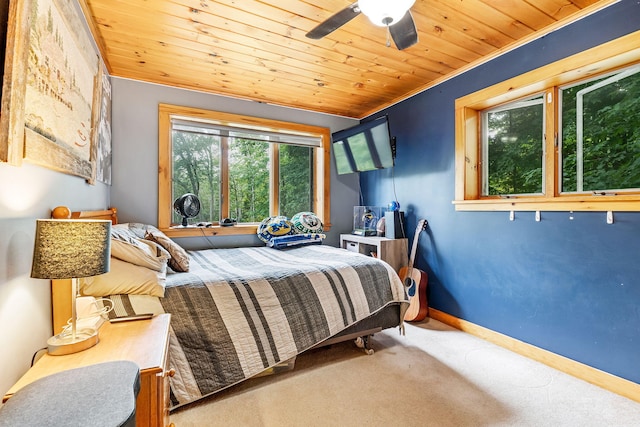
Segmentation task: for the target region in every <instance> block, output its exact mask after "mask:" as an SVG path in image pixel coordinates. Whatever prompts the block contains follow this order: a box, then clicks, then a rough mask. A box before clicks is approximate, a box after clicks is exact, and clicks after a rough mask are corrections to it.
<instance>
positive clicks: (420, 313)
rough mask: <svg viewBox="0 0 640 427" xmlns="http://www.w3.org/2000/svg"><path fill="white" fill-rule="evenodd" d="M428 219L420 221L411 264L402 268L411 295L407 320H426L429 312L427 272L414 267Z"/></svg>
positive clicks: (401, 273) (408, 293)
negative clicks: (421, 235) (419, 242)
mask: <svg viewBox="0 0 640 427" xmlns="http://www.w3.org/2000/svg"><path fill="white" fill-rule="evenodd" d="M427 224H428V223H427V220H426V219H421V220H420V221H418V226H417V227H416V232H415V235H414V236H413V245H412V247H411V256H410V257H409V265H408V266H405V267H402V268H401V269H400V273H399V276H400V278H401V279H402V282H403V283H404V287H405V289H406V290H407V295H408V296H409V308H408V309H407V312H406V313H405V315H404V320H406V321H407V322H419V321H421V320H424V318H425V317H427V314H428V313H429V304H428V303H427V283H428V277H427V273H425V272H424V271H422V270H419V269H417V268H414V267H413V263H414V261H415V258H416V250H417V249H418V239H419V238H420V233H421V232H422V231H423V230H426V229H427Z"/></svg>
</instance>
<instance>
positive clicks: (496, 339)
mask: <svg viewBox="0 0 640 427" xmlns="http://www.w3.org/2000/svg"><path fill="white" fill-rule="evenodd" d="M429 317H431V318H432V319H435V320H437V321H439V322H442V323H444V324H445V325H449V326H451V327H452V328H455V329H458V330H460V331H463V332H467V333H469V334H471V335H474V336H476V337H478V338H482V339H483V340H486V341H489V342H491V343H493V344H496V345H499V346H500V347H503V348H506V349H507V350H511V351H513V352H514V353H517V354H520V355H522V356H524V357H528V358H529V359H533V360H536V361H538V362H540V363H544V364H545V365H547V366H550V367H552V368H554V369H557V370H559V371H561V372H564V373H566V374H569V375H571V376H574V377H576V378H578V379H581V380H583V381H587V382H589V383H591V384H594V385H597V386H598V387H601V388H603V389H605V390H609V391H611V392H613V393H616V394H619V395H621V396H624V397H626V398H628V399H631V400H635V401H636V402H640V384H638V383H634V382H633V381H629V380H626V379H624V378H621V377H617V376H615V375H612V374H609V373H607V372H604V371H601V370H599V369H596V368H593V367H591V366H588V365H585V364H583V363H580V362H577V361H575V360H572V359H569V358H567V357H564V356H560V355H559V354H556V353H552V352H550V351H548V350H544V349H542V348H540V347H536V346H534V345H531V344H527V343H525V342H522V341H520V340H517V339H515V338H512V337H509V336H507V335H503V334H501V333H499V332H496V331H492V330H491V329H487V328H485V327H483V326H480V325H476V324H475V323H471V322H468V321H466V320H463V319H460V318H457V317H454V316H452V315H450V314H447V313H445V312H443V311H440V310H436V309H434V308H429Z"/></svg>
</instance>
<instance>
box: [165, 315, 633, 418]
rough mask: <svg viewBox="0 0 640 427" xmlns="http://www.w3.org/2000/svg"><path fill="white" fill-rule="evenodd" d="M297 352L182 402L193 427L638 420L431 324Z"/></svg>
mask: <svg viewBox="0 0 640 427" xmlns="http://www.w3.org/2000/svg"><path fill="white" fill-rule="evenodd" d="M372 347H373V348H374V350H375V354H374V355H372V356H367V355H365V354H364V353H363V352H362V350H360V349H358V348H356V347H355V346H354V345H353V343H352V342H348V343H341V344H336V345H334V346H332V347H330V348H324V349H317V350H313V351H310V352H308V353H305V354H303V355H301V356H298V358H297V360H296V363H295V369H294V370H292V371H288V372H285V373H281V374H278V375H273V376H269V377H263V378H256V379H252V380H250V381H247V382H245V383H243V384H240V385H238V386H236V387H234V388H232V389H229V390H227V391H224V392H222V393H219V394H217V395H214V396H212V397H210V398H207V399H203V400H201V401H199V402H197V403H195V404H192V405H190V406H187V407H183V408H180V409H178V410H176V411H174V412H173V413H172V414H171V421H172V422H174V423H175V424H176V426H177V427H191V426H269V427H271V426H274V427H275V426H278V427H281V426H305V427H311V426H452V427H453V426H455V427H464V426H576V427H578V426H580V427H584V426H640V403H637V402H634V401H632V400H629V399H626V398H624V397H621V396H619V395H616V394H613V393H610V392H608V391H605V390H603V389H600V388H598V387H596V386H593V385H591V384H588V383H586V382H584V381H581V380H578V379H575V378H573V377H571V376H568V375H566V374H563V373H561V372H558V371H556V370H554V369H551V368H549V367H547V366H545V365H542V364H540V363H538V362H535V361H532V360H529V359H527V358H524V357H522V356H519V355H516V354H514V353H512V352H510V351H508V350H505V349H502V348H501V347H498V346H495V345H493V344H491V343H488V342H486V341H483V340H481V339H478V338H476V337H473V336H471V335H468V334H465V333H463V332H460V331H457V330H455V329H452V328H449V327H448V326H446V325H443V324H442V323H440V322H438V321H436V320H428V321H426V322H423V323H420V324H408V325H407V327H406V335H405V336H400V335H399V333H398V331H397V330H395V329H394V330H388V331H384V332H381V333H379V334H376V335H375V337H374V339H373V344H372Z"/></svg>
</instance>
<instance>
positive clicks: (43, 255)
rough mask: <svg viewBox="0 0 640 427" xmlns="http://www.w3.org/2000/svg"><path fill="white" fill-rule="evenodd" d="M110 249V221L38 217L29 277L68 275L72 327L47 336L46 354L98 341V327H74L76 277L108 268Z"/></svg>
mask: <svg viewBox="0 0 640 427" xmlns="http://www.w3.org/2000/svg"><path fill="white" fill-rule="evenodd" d="M110 253H111V221H103V220H59V219H39V220H37V225H36V237H35V245H34V250H33V263H32V266H31V277H33V278H37V279H71V293H72V302H71V331H70V332H69V331H68V330H65V331H62V332H61V333H60V334H58V335H55V336H53V337H51V338H49V340H47V345H48V349H49V354H51V355H55V356H57V355H63V354H70V353H77V352H79V351H82V350H86V349H88V348H90V347H92V346H94V345H96V344H97V343H98V331H97V330H95V329H92V328H83V329H81V330H79V331H78V330H76V320H77V312H76V297H77V295H78V279H79V278H82V277H90V276H97V275H99V274H104V273H106V272H108V271H109V262H110Z"/></svg>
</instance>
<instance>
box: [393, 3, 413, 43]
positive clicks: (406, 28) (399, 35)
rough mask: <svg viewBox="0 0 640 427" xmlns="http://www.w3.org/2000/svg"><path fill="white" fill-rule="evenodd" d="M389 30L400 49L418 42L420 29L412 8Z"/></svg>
mask: <svg viewBox="0 0 640 427" xmlns="http://www.w3.org/2000/svg"><path fill="white" fill-rule="evenodd" d="M389 32H390V33H391V38H392V39H393V42H394V43H395V44H396V47H397V48H398V50H403V49H406V48H408V47H410V46H413V45H414V44H416V43H418V31H417V30H416V24H415V22H413V16H411V11H410V10H409V11H407V13H406V14H405V15H404V17H402V19H401V20H399V21H398V22H396V23H395V24H393V25H391V26H390V27H389Z"/></svg>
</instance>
